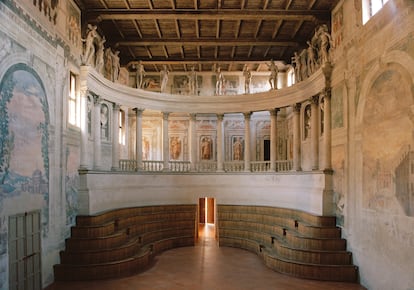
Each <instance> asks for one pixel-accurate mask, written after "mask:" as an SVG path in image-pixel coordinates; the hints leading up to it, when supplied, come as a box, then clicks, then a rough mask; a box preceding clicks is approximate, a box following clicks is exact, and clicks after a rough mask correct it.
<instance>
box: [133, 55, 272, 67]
mask: <svg viewBox="0 0 414 290" xmlns="http://www.w3.org/2000/svg"><path fill="white" fill-rule="evenodd" d="M138 62H141V63H142V64H145V65H162V64H165V65H177V64H180V65H184V64H186V65H198V64H260V63H267V62H268V60H263V58H247V57H239V58H234V59H230V58H220V59H207V58H201V59H198V58H186V59H181V58H179V59H178V58H169V59H165V58H162V59H161V58H153V59H142V58H141V59H140V60H137V61H130V62H129V63H128V65H127V66H130V65H132V64H138Z"/></svg>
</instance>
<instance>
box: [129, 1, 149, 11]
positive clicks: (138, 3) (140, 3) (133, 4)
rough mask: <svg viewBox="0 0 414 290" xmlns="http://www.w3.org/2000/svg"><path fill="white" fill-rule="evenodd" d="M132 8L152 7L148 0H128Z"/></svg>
mask: <svg viewBox="0 0 414 290" xmlns="http://www.w3.org/2000/svg"><path fill="white" fill-rule="evenodd" d="M128 3H129V6H130V7H131V8H132V9H148V8H150V6H149V3H148V0H128Z"/></svg>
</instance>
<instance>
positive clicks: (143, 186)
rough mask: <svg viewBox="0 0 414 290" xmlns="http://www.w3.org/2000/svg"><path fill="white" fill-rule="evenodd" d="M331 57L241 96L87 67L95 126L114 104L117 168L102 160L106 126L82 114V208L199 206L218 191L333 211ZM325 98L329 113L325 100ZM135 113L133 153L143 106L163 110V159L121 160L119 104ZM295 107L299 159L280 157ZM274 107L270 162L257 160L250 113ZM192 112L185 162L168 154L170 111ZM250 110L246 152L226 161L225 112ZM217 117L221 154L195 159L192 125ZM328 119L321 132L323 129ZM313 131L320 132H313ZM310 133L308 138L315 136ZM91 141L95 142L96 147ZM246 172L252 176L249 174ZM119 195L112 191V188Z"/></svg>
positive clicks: (228, 198) (231, 198)
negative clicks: (183, 91)
mask: <svg viewBox="0 0 414 290" xmlns="http://www.w3.org/2000/svg"><path fill="white" fill-rule="evenodd" d="M331 71H332V67H331V65H330V64H329V63H327V64H325V65H324V66H322V67H321V68H320V69H319V70H318V71H316V72H315V73H314V74H313V75H312V76H310V77H309V78H308V79H306V80H304V81H302V82H300V83H298V84H295V85H294V86H291V87H287V88H283V89H279V90H271V91H269V92H265V93H256V94H245V95H236V96H233V95H232V96H182V95H170V94H162V93H154V92H149V91H144V90H139V89H135V88H131V87H127V86H124V85H120V84H116V83H113V82H111V81H109V80H107V79H105V78H103V77H102V76H101V75H99V74H98V73H97V72H96V71H95V70H94V69H91V68H90V67H88V66H84V67H82V68H81V83H80V91H81V107H82V108H83V111H82V112H81V115H82V116H87V114H88V112H87V111H86V110H87V100H88V98H89V99H93V104H94V107H93V111H94V114H93V117H92V127H99V126H100V124H101V121H100V104H101V101H102V100H105V101H106V102H110V103H112V104H113V111H112V113H113V117H112V119H113V124H112V126H113V129H112V130H111V131H110V132H112V136H111V138H110V139H109V140H111V143H112V144H111V145H112V146H111V147H110V150H111V157H112V166H111V167H110V169H111V170H109V168H103V167H102V166H100V164H101V158H102V156H101V154H102V152H103V151H102V148H101V146H102V144H101V135H100V134H101V130H100V129H98V130H96V129H95V130H92V134H91V132H89V133H88V131H87V130H88V129H87V126H88V124H87V120H86V119H82V120H81V134H82V146H81V170H80V178H81V186H80V190H79V201H80V202H79V205H80V211H79V213H80V214H96V213H99V212H102V211H106V210H110V209H114V208H122V207H128V206H137V205H141V206H142V205H161V204H188V203H190V204H197V201H198V198H199V197H201V196H212V197H215V198H216V199H217V203H218V204H245V205H248V204H256V205H271V206H278V207H286V208H293V209H299V210H303V211H306V212H310V213H313V214H318V215H330V214H332V208H333V206H332V180H331V179H332V176H331V160H330V159H331V132H330V131H331V130H330V75H331ZM303 103H306V104H307V106H306V107H309V108H310V110H311V112H310V118H309V123H310V133H309V134H310V136H311V138H309V139H310V141H309V144H310V148H311V152H309V150H308V151H307V153H311V154H310V155H311V156H310V159H311V163H312V164H311V170H306V171H302V157H301V154H303V153H302V151H303V150H302V148H301V146H302V138H301V134H302V133H301V132H302V131H303V130H304V128H303V126H304V125H301V124H303V123H304V115H303V114H305V111H304V108H303V106H301V104H303ZM321 103H323V114H322V113H321V106H320V104H321ZM120 106H122V107H127V108H130V109H134V111H135V113H136V134H135V137H136V140H135V142H134V143H135V146H136V148H135V152H142V142H141V140H142V114H143V112H144V110H150V111H159V112H161V113H162V119H163V120H162V149H161V150H162V156H163V157H164V156H165V158H162V160H156V161H151V160H142V156H141V154H135V155H136V156H135V158H133V159H128V160H119V143H118V142H117V141H118V140H119V136H118V134H119V131H118V130H117V128H119V123H118V118H119V115H118V114H119V108H120ZM283 108H289V110H292V114H293V118H292V123H293V126H292V128H291V130H293V132H292V135H293V144H292V146H291V147H292V149H293V150H292V151H293V152H292V153H293V154H292V155H293V158H292V159H289V158H286V160H276V158H277V157H276V155H277V154H276V151H277V145H276V143H277V142H274V140H276V136H277V128H276V127H277V126H276V124H277V123H276V122H277V115H278V112H279V110H280V109H283ZM262 111H268V112H270V143H271V146H270V147H271V148H270V160H268V161H263V160H256V161H252V160H251V159H252V158H251V156H250V151H251V150H250V149H249V146H250V145H249V144H250V143H251V140H250V125H249V124H250V117H251V115H252V113H253V112H262ZM170 113H181V114H188V117H189V120H190V122H189V123H190V125H189V141H188V143H189V144H190V146H189V148H190V149H189V154H188V160H186V161H174V160H169V155H170V154H169V153H170V151H169V142H168V139H169V135H168V116H169V114H170ZM235 113H242V114H243V116H244V124H245V125H244V127H245V128H244V137H245V140H246V141H245V146H246V147H245V150H244V153H243V154H244V156H243V158H242V159H241V160H242V161H237V162H235V161H231V162H228V161H227V160H225V158H224V155H225V148H224V147H225V146H224V141H223V139H224V132H223V117H224V115H225V114H235ZM203 114H208V115H209V116H211V115H216V117H217V140H216V142H217V144H216V149H217V152H216V156H215V158H214V160H212V161H209V162H203V161H201V162H200V161H199V160H198V159H197V150H198V149H197V148H195V147H196V144H197V143H196V141H195V140H194V139H195V138H194V137H193V136H194V131H195V129H194V126H195V125H194V123H195V120H196V118H197V116H199V115H203ZM320 124H323V130H322V131H319V130H320V128H321V125H320ZM312 136H316V137H314V138H312ZM309 139H308V140H309ZM91 140H92V144H93V146H92V147H93V148H90V147H91V146H90V145H91ZM246 177H247V178H246ZM114 192H116V193H117V194H116V195H114V194H113V193H114Z"/></svg>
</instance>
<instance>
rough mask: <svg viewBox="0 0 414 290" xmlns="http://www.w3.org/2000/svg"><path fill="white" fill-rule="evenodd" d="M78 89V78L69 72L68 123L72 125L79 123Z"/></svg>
mask: <svg viewBox="0 0 414 290" xmlns="http://www.w3.org/2000/svg"><path fill="white" fill-rule="evenodd" d="M78 91H79V90H78V78H77V76H76V75H75V74H73V73H70V79H69V108H68V111H69V112H68V113H69V114H68V121H69V124H71V125H74V126H79V125H80V113H79V112H80V107H79V106H80V102H79V95H78Z"/></svg>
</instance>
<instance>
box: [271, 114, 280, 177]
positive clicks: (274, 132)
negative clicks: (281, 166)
mask: <svg viewBox="0 0 414 290" xmlns="http://www.w3.org/2000/svg"><path fill="white" fill-rule="evenodd" d="M269 112H270V170H271V171H276V159H277V156H276V155H277V113H278V112H279V109H273V110H270V111H269Z"/></svg>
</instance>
